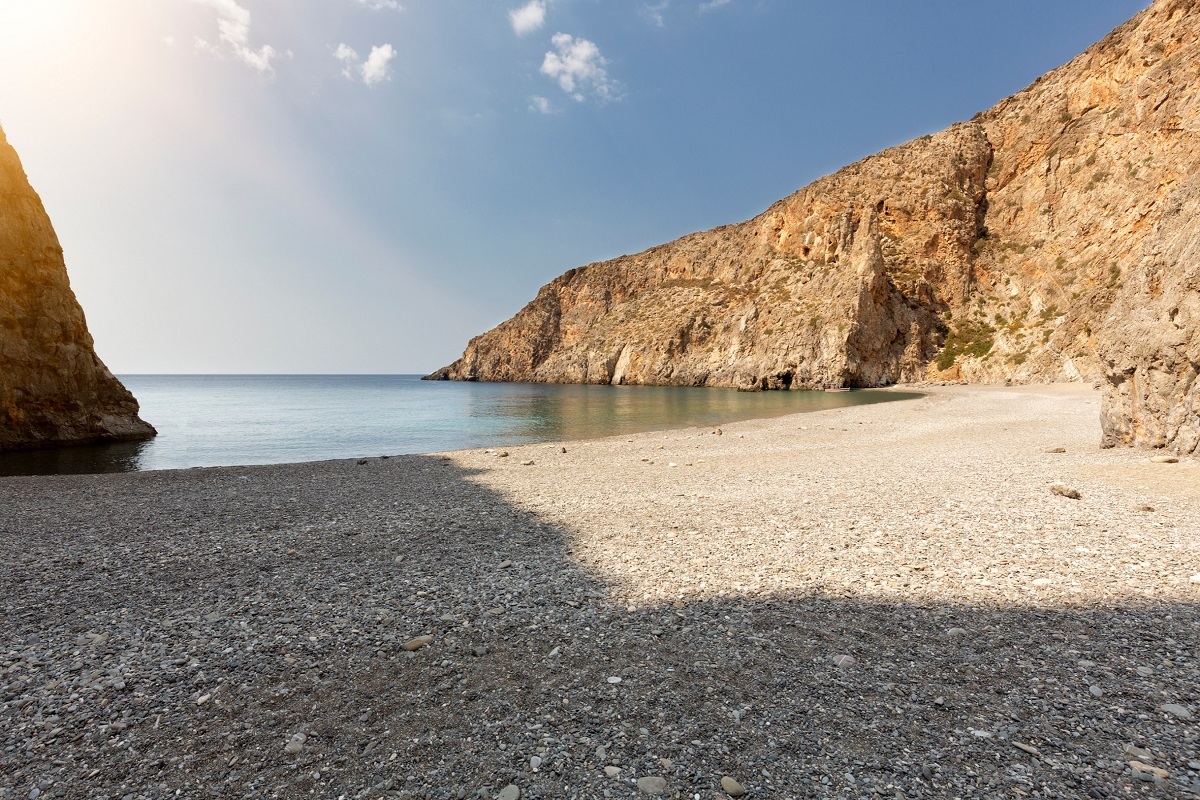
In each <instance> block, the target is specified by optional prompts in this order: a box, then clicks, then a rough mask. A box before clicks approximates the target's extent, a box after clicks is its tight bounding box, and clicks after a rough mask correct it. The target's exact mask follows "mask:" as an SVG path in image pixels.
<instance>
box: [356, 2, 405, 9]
mask: <svg viewBox="0 0 1200 800" xmlns="http://www.w3.org/2000/svg"><path fill="white" fill-rule="evenodd" d="M358 4H359V5H360V6H366V7H367V8H369V9H371V10H372V11H382V10H383V9H385V8H390V9H394V10H396V11H403V10H404V6H402V5H400V3H399V2H397V0H358Z"/></svg>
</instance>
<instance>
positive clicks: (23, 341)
mask: <svg viewBox="0 0 1200 800" xmlns="http://www.w3.org/2000/svg"><path fill="white" fill-rule="evenodd" d="M154 433H155V431H154V428H152V427H150V425H148V424H146V423H145V422H143V421H142V420H141V419H140V418H139V417H138V403H137V400H135V399H134V398H133V395H131V394H130V393H129V391H128V390H126V389H125V387H124V386H122V385H121V382H120V381H118V380H117V379H116V378H115V377H113V374H112V373H111V372H109V371H108V369H107V368H106V367H105V366H104V364H103V363H102V362H101V361H100V359H99V358H98V357H97V356H96V353H95V351H94V350H93V348H92V337H91V335H90V334H89V333H88V330H87V323H86V322H85V320H84V317H83V310H82V309H81V308H80V307H79V303H78V301H76V299H75V294H74V292H72V291H71V285H70V282H69V281H68V279H67V269H66V265H65V264H64V262H63V252H62V247H61V246H60V245H59V243H58V237H57V236H56V235H55V233H54V228H53V226H52V225H51V224H50V218H49V217H48V216H47V214H46V209H45V208H44V207H43V206H42V201H41V198H39V197H38V195H37V193H36V192H35V191H34V190H33V188H32V187H31V186H30V185H29V181H28V179H27V178H26V177H25V171H24V170H23V169H22V168H21V162H20V160H19V159H18V158H17V154H16V151H15V150H13V148H12V147H11V146H10V145H9V143H8V139H7V138H6V137H5V135H4V132H3V131H2V130H0V450H16V449H26V448H34V447H49V446H55V445H66V444H83V443H86V442H95V441H104V440H127V439H144V438H148V437H151V436H153V435H154Z"/></svg>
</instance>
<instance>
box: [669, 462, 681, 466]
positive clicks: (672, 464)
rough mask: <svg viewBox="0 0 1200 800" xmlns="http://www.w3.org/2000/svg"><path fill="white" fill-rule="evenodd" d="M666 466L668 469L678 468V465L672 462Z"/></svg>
mask: <svg viewBox="0 0 1200 800" xmlns="http://www.w3.org/2000/svg"><path fill="white" fill-rule="evenodd" d="M667 466H668V467H678V466H679V465H678V464H676V463H675V462H674V461H668V462H667Z"/></svg>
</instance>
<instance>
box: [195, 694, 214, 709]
mask: <svg viewBox="0 0 1200 800" xmlns="http://www.w3.org/2000/svg"><path fill="white" fill-rule="evenodd" d="M209 700H212V695H211V694H202V695H200V696H199V697H197V698H196V705H198V706H202V705H204V704H205V703H207V702H208V701H209Z"/></svg>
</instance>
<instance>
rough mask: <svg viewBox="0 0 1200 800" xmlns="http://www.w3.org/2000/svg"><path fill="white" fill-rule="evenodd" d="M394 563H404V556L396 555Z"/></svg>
mask: <svg viewBox="0 0 1200 800" xmlns="http://www.w3.org/2000/svg"><path fill="white" fill-rule="evenodd" d="M392 563H393V564H403V563H404V556H396V557H395V558H393V559H392Z"/></svg>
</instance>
